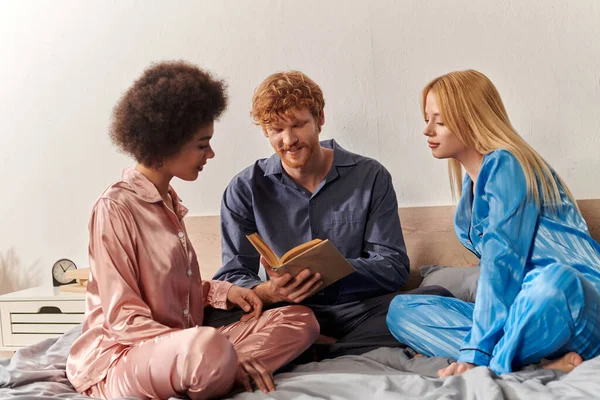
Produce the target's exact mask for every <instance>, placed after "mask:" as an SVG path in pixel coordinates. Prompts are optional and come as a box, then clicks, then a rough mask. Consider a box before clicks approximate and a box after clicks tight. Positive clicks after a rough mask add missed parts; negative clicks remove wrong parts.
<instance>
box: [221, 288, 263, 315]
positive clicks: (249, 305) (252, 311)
mask: <svg viewBox="0 0 600 400" xmlns="http://www.w3.org/2000/svg"><path fill="white" fill-rule="evenodd" d="M227 301H228V302H230V303H231V304H233V305H236V306H240V308H241V309H242V310H244V311H246V312H247V313H248V314H246V315H243V316H242V318H241V319H240V321H242V322H246V321H248V320H250V319H252V318H256V319H258V318H259V317H260V314H261V313H262V308H263V302H262V300H261V299H260V297H258V295H257V294H256V293H254V291H253V290H250V289H246V288H243V287H239V286H235V285H234V286H232V287H231V288H230V289H229V291H228V292H227Z"/></svg>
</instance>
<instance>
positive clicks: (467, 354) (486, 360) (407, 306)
mask: <svg viewBox="0 0 600 400" xmlns="http://www.w3.org/2000/svg"><path fill="white" fill-rule="evenodd" d="M560 190H561V196H562V198H561V199H562V202H561V205H560V207H559V209H558V211H556V212H552V210H550V209H548V208H546V207H543V206H542V209H541V211H540V208H539V207H538V206H537V204H536V202H535V200H534V199H532V198H531V197H530V196H528V195H527V186H526V181H525V175H524V173H523V169H522V168H521V165H520V164H519V162H518V160H517V159H516V158H515V157H514V156H513V155H512V154H511V153H509V152H508V151H505V150H496V151H494V152H491V153H489V154H487V155H485V157H484V161H483V164H482V167H481V171H480V173H479V176H478V178H477V185H476V186H475V192H474V193H473V182H472V181H471V179H470V178H469V177H468V176H467V177H466V178H465V180H464V183H463V190H462V196H461V199H460V201H459V204H458V207H457V212H456V216H455V230H456V234H457V236H458V238H459V240H460V241H461V243H462V244H463V245H464V246H465V247H466V248H468V249H469V250H471V251H472V252H473V253H474V254H475V255H476V256H477V257H479V259H480V268H481V273H480V278H479V283H478V289H477V297H476V301H475V303H474V304H473V303H467V302H464V301H462V300H458V299H455V298H443V297H438V296H414V295H399V296H397V297H396V298H395V299H394V300H393V301H392V303H391V305H390V309H389V312H388V316H387V323H388V327H389V328H390V331H391V332H392V334H393V335H394V337H396V339H398V341H400V342H402V343H405V344H407V345H409V346H411V347H412V348H414V349H415V350H417V351H419V352H421V353H423V354H425V355H428V356H446V357H451V358H454V359H456V360H457V361H462V362H470V363H473V364H476V365H484V366H489V367H490V369H492V370H493V371H494V372H496V373H498V374H501V373H506V372H511V371H513V370H514V369H517V368H519V367H521V366H523V365H527V364H531V363H535V362H539V361H540V360H541V359H542V358H552V357H558V356H560V355H562V354H564V353H566V352H569V351H575V352H577V353H579V354H580V355H581V356H582V357H583V358H584V359H589V358H592V357H595V356H597V355H599V354H600V245H599V244H598V243H597V242H596V241H594V239H593V238H592V237H591V236H590V234H589V231H588V228H587V224H586V222H585V221H584V219H583V217H582V216H581V213H580V212H579V211H578V210H577V208H576V206H575V205H574V204H573V203H572V201H571V200H570V198H569V197H568V196H567V195H566V194H565V193H564V192H563V191H562V188H561V189H560Z"/></svg>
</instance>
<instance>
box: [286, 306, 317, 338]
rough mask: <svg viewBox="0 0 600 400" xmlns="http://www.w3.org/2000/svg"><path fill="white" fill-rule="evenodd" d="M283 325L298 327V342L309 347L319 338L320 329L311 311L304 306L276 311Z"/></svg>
mask: <svg viewBox="0 0 600 400" xmlns="http://www.w3.org/2000/svg"><path fill="white" fill-rule="evenodd" d="M276 310H277V312H278V313H279V314H280V316H281V322H282V323H283V324H285V325H293V326H297V327H300V328H301V330H300V332H301V335H300V336H299V337H298V340H299V341H300V342H302V343H306V344H307V345H308V346H310V345H311V344H312V343H314V341H315V340H317V338H318V337H319V334H320V331H321V328H320V326H319V322H318V321H317V318H316V317H315V314H314V313H313V312H312V310H311V309H310V308H308V307H306V306H300V305H293V306H285V307H280V308H277V309H276Z"/></svg>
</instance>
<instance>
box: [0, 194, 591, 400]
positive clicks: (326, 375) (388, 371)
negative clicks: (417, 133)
mask: <svg viewBox="0 0 600 400" xmlns="http://www.w3.org/2000/svg"><path fill="white" fill-rule="evenodd" d="M579 205H580V207H581V210H582V213H583V214H584V217H585V218H586V220H587V222H588V225H589V227H590V231H591V233H592V236H594V238H595V239H596V240H599V238H600V199H597V200H583V201H580V202H579ZM399 212H400V216H401V220H402V224H403V231H404V235H405V239H406V244H407V249H408V252H409V256H410V258H411V261H412V263H413V271H412V274H411V280H410V281H409V283H408V284H407V286H406V289H410V288H413V287H415V286H416V285H417V284H418V283H419V279H420V275H419V273H418V269H419V267H420V266H422V265H427V264H442V265H459V266H469V265H474V264H476V262H477V260H476V259H474V258H473V256H472V255H471V254H470V253H469V252H467V251H466V250H464V249H463V248H462V246H460V244H459V243H458V241H457V240H456V238H455V237H454V234H453V230H452V207H418V208H404V209H400V210H399ZM186 224H187V227H188V233H189V235H190V238H191V239H192V241H193V242H194V246H195V248H196V249H197V252H198V258H199V261H200V265H201V269H202V274H203V276H205V277H207V276H212V273H213V272H214V270H215V268H216V267H217V266H218V264H219V254H220V239H219V224H218V217H214V216H213V217H188V218H187V219H186ZM432 243H436V244H437V245H436V251H435V252H432V251H430V248H431V244H432ZM415 267H416V268H415ZM80 333H81V327H80V326H77V327H75V328H73V329H72V330H70V331H69V332H67V333H66V334H64V335H62V336H60V337H58V338H53V339H46V340H44V341H42V342H40V343H37V344H35V345H32V346H29V347H26V348H24V349H21V350H19V351H17V352H16V353H15V354H14V355H13V356H12V358H10V359H9V358H5V359H1V360H0V398H1V399H5V398H11V399H55V398H62V399H89V397H87V396H83V395H80V394H78V393H76V392H75V391H74V389H73V387H72V386H71V385H70V383H69V381H68V380H67V378H66V372H65V364H66V360H67V355H68V352H69V349H70V346H71V344H72V343H73V341H74V340H75V339H76V338H77V337H78V335H79V334H80ZM413 355H414V354H413V353H412V351H411V350H410V349H389V348H380V349H377V350H374V351H371V352H369V353H366V354H364V355H362V356H345V357H339V358H337V359H334V360H324V361H321V362H318V363H310V364H305V365H300V366H296V367H294V368H293V369H292V370H290V371H289V372H285V373H281V374H277V375H276V385H277V391H276V392H273V393H271V394H268V395H265V394H264V393H262V392H259V391H256V392H254V393H237V394H234V395H232V396H230V397H229V398H233V399H248V400H250V399H256V400H258V399H564V398H584V399H594V398H598V399H600V357H598V358H595V359H592V360H588V361H585V362H584V363H583V364H581V365H580V366H578V367H577V368H575V370H573V371H572V372H570V373H569V374H564V373H561V372H558V371H552V370H544V369H540V368H538V367H536V366H531V367H528V368H525V369H524V370H522V371H520V372H516V373H512V374H505V375H502V376H497V375H495V374H494V373H492V372H491V371H490V370H488V369H487V368H485V367H478V368H474V369H472V370H470V371H468V372H467V373H465V374H463V375H461V376H459V377H451V378H446V379H440V378H435V375H436V372H437V370H438V369H440V368H442V367H444V366H446V365H448V364H449V362H450V360H449V359H447V358H442V357H436V358H426V357H413Z"/></svg>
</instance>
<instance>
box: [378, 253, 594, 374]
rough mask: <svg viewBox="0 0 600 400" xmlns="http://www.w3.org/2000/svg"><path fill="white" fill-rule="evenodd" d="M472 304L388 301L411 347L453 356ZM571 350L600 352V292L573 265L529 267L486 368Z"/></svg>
mask: <svg viewBox="0 0 600 400" xmlns="http://www.w3.org/2000/svg"><path fill="white" fill-rule="evenodd" d="M473 309H474V304H473V303H467V302H465V301H462V300H459V299H456V298H447V297H439V296H430V295H422V296H413V295H398V296H396V297H395V298H394V300H392V302H391V303H390V308H389V311H388V315H387V324H388V327H389V329H390V331H391V333H392V335H393V336H394V337H395V338H396V339H397V340H398V341H399V342H401V343H404V344H406V345H408V346H410V347H411V348H413V349H414V350H416V351H418V352H420V353H422V354H424V355H427V356H430V357H433V356H444V357H450V358H453V359H455V360H456V359H457V358H458V355H459V351H460V348H461V346H462V344H463V340H464V339H465V336H466V335H467V334H468V333H469V331H470V330H471V326H472V325H473ZM570 351H574V352H576V353H578V354H579V355H581V357H582V358H583V359H584V360H587V359H590V358H593V357H596V356H598V355H600V292H599V290H598V288H597V287H596V286H595V285H594V284H592V283H591V282H590V280H589V279H587V278H586V277H584V276H583V275H582V274H581V273H580V272H578V271H577V270H576V269H574V268H572V267H569V266H564V265H560V264H552V265H549V266H547V267H542V268H536V269H534V270H532V271H530V272H529V273H528V274H527V275H526V277H525V279H524V280H523V284H522V287H521V291H520V292H519V294H518V295H517V297H516V299H515V301H514V303H513V304H512V306H511V307H510V309H509V312H508V316H507V319H506V323H505V325H504V332H503V336H502V337H501V339H500V340H499V341H498V343H497V344H496V346H495V347H494V349H493V352H492V358H491V361H490V365H489V368H490V369H491V370H492V371H494V372H496V373H497V374H502V373H507V372H512V371H513V370H514V369H518V368H520V367H522V366H525V365H528V364H532V363H537V362H539V361H540V360H541V359H542V358H555V357H560V356H562V355H564V354H565V353H567V352H570Z"/></svg>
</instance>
